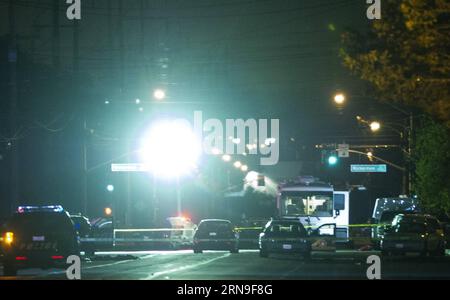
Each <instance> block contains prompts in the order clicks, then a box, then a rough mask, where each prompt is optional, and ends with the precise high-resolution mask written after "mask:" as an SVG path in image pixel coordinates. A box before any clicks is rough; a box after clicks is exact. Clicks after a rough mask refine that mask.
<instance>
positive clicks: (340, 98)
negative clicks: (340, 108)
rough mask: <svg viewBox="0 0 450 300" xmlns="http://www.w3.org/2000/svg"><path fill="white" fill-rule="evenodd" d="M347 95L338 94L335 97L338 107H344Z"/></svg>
mask: <svg viewBox="0 0 450 300" xmlns="http://www.w3.org/2000/svg"><path fill="white" fill-rule="evenodd" d="M345 100H346V98H345V95H344V94H343V93H337V94H336V95H334V102H335V103H336V104H337V105H343V104H344V103H345Z"/></svg>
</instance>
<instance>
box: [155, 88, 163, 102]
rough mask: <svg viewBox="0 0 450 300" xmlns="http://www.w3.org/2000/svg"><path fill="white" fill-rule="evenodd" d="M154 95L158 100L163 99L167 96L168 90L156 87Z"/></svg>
mask: <svg viewBox="0 0 450 300" xmlns="http://www.w3.org/2000/svg"><path fill="white" fill-rule="evenodd" d="M153 97H154V98H155V99H156V100H163V99H164V98H166V92H165V91H164V90H162V89H156V90H155V91H154V92H153Z"/></svg>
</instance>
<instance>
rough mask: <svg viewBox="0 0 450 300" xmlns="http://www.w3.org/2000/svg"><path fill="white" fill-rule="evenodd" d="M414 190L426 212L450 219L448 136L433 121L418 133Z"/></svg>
mask: <svg viewBox="0 0 450 300" xmlns="http://www.w3.org/2000/svg"><path fill="white" fill-rule="evenodd" d="M414 153H415V155H414V157H413V159H414V161H415V165H416V178H415V188H416V191H417V194H418V196H419V199H420V202H421V205H422V206H423V208H424V210H425V211H426V212H429V213H432V214H437V215H441V214H443V213H445V214H446V215H447V216H450V180H449V178H450V168H449V165H450V163H449V162H450V132H449V129H448V128H446V127H445V126H443V125H441V124H439V123H436V122H434V121H432V120H427V121H425V124H424V125H423V127H422V129H420V130H419V131H418V132H417V138H416V145H415V152H414Z"/></svg>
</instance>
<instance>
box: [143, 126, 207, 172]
mask: <svg viewBox="0 0 450 300" xmlns="http://www.w3.org/2000/svg"><path fill="white" fill-rule="evenodd" d="M201 150H202V148H201V143H200V141H199V139H198V138H197V137H196V135H195V134H194V132H193V130H192V128H191V126H190V125H189V124H188V123H185V122H183V121H177V120H174V121H162V122H159V123H156V124H154V126H153V127H152V128H151V129H150V130H149V132H148V134H147V135H145V136H144V138H143V140H142V147H141V151H140V152H141V157H142V160H143V161H144V163H145V164H146V166H147V168H148V169H149V170H150V171H151V172H153V173H154V174H156V175H157V176H162V177H178V176H181V175H183V174H186V173H189V172H190V171H192V170H194V169H195V168H196V167H197V162H198V160H199V158H200V155H201Z"/></svg>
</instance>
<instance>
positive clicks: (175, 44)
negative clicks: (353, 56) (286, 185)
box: [0, 0, 401, 217]
mask: <svg viewBox="0 0 450 300" xmlns="http://www.w3.org/2000/svg"><path fill="white" fill-rule="evenodd" d="M15 2H16V26H17V33H18V47H19V58H18V68H19V69H18V71H19V73H18V84H19V114H18V128H16V129H15V130H13V129H11V128H10V126H9V120H10V114H9V103H10V94H9V91H8V90H9V89H8V78H9V75H8V74H9V71H10V69H9V66H8V63H7V53H8V52H7V50H6V49H7V45H8V43H7V41H8V33H9V30H10V28H9V26H8V9H7V8H8V1H0V48H1V49H0V50H1V51H0V53H1V57H0V64H1V69H0V84H1V90H0V101H1V106H0V125H1V126H0V154H1V160H0V201H1V207H0V213H1V214H0V216H1V217H5V216H6V215H8V214H9V211H10V205H11V201H10V200H9V198H10V196H9V195H10V194H9V184H10V153H11V151H10V150H11V147H12V146H17V145H18V147H19V149H20V150H19V153H20V169H19V170H20V199H21V200H20V201H21V202H23V203H32V204H38V203H46V202H47V203H55V202H58V203H61V204H63V205H64V206H65V207H66V208H67V209H69V210H70V211H74V212H77V211H80V210H81V206H80V199H81V197H82V192H81V174H82V160H81V159H82V141H83V136H84V134H86V135H87V140H88V165H89V166H95V165H97V164H99V163H101V162H104V161H108V160H110V159H112V158H114V157H117V156H119V155H121V154H122V153H124V152H127V151H128V150H129V149H130V147H131V148H133V147H136V145H137V140H138V139H139V136H140V135H141V133H142V132H143V131H144V130H145V128H146V126H147V125H148V124H149V123H150V122H151V121H152V120H154V118H155V117H156V116H161V115H165V116H178V117H184V118H187V119H191V118H192V116H193V112H194V110H201V111H203V114H204V118H218V119H225V118H232V119H237V118H244V119H246V118H265V119H273V118H278V119H280V125H281V129H280V130H281V140H280V147H281V148H280V150H281V155H282V160H286V161H289V160H295V159H297V160H300V161H303V162H305V163H306V165H310V166H313V167H312V168H310V169H309V170H308V171H311V172H316V173H318V174H314V175H317V176H322V177H324V178H326V179H328V180H331V181H340V182H342V181H343V182H350V183H352V184H368V185H369V188H370V189H371V193H372V194H371V196H372V198H374V197H375V196H378V195H384V196H388V193H391V194H392V195H396V194H398V193H399V185H400V183H399V180H400V174H399V173H398V172H396V171H391V172H390V173H389V174H387V175H386V174H382V175H380V174H379V175H371V176H359V177H358V176H355V175H351V174H350V173H349V171H348V169H349V167H348V164H349V163H350V160H347V161H345V162H342V164H341V165H340V166H338V167H336V169H335V170H327V168H326V166H322V167H321V166H320V153H319V152H318V151H317V150H316V149H314V146H315V145H316V144H320V143H340V142H344V141H345V142H349V143H351V144H374V143H377V144H382V143H389V144H391V143H398V142H399V137H398V136H397V134H396V133H395V132H380V133H378V135H377V136H373V134H371V133H369V132H368V131H367V130H365V129H362V128H361V127H360V126H358V124H357V122H356V120H355V116H356V115H363V116H365V117H366V118H368V119H370V118H375V117H377V118H381V119H383V120H399V118H401V117H399V115H398V114H397V113H395V112H393V111H392V109H390V108H389V107H386V105H382V104H379V103H377V102H375V101H374V100H373V99H367V98H361V97H354V98H353V99H352V97H350V103H349V105H348V106H346V107H345V109H343V110H339V109H337V108H336V107H335V106H334V105H333V102H332V95H333V93H334V92H335V91H336V90H339V89H341V90H344V91H346V93H348V94H349V95H362V94H364V92H365V90H366V86H365V85H364V83H363V82H362V81H360V80H358V79H356V78H353V77H351V76H350V74H349V73H348V71H347V70H346V69H344V68H343V67H342V64H341V60H340V58H339V48H340V34H341V33H342V32H343V31H344V30H346V29H347V28H351V29H353V30H362V31H364V30H367V27H368V26H369V24H370V22H371V21H370V20H367V19H366V4H365V1H355V0H353V1H342V0H335V1H331V0H326V1H325V0H314V1H312V0H311V1H305V0H295V1H294V0H283V1H279V0H259V1H250V0H240V1H237V0H214V1H213V0H182V1H181V0H167V1H163V0H142V1H141V0H127V1H123V10H122V14H121V11H120V9H119V8H120V5H119V3H120V1H113V0H111V1H107V0H82V1H81V2H82V19H81V20H80V21H79V22H78V36H79V43H78V46H79V47H78V53H79V55H78V56H76V55H74V53H77V51H76V50H74V49H76V47H75V46H76V44H74V32H75V30H74V28H73V24H74V21H69V20H67V19H66V17H65V10H66V7H67V5H66V4H65V1H59V5H60V7H59V10H55V9H54V6H53V3H54V1H52V0H46V1H43V0H41V1H19V0H17V1H15ZM57 2H58V1H57ZM108 2H109V4H108ZM55 13H56V14H55ZM54 15H55V16H57V19H55V18H54ZM121 20H122V22H121ZM58 23H59V30H55V27H53V26H52V25H53V24H58ZM156 87H163V88H165V89H166V90H167V93H168V99H167V101H166V103H164V104H158V105H155V104H154V103H152V102H151V97H152V91H153V90H154V88H156ZM136 99H140V100H141V104H140V105H139V106H138V105H136V102H135V101H136ZM105 101H109V104H105ZM139 108H141V109H142V110H143V111H140V110H139ZM84 118H86V121H87V127H88V130H87V131H83V120H84ZM11 142H13V145H10V144H9V143H11ZM376 153H377V154H378V155H380V156H382V157H385V158H387V159H391V160H394V161H396V162H397V163H401V155H400V154H399V153H398V150H378V152H376ZM131 159H135V158H133V157H131ZM352 159H353V160H354V161H357V162H361V163H368V161H367V159H366V158H361V157H355V158H352ZM118 162H126V159H125V160H124V159H122V160H119V161H118ZM212 166H215V167H217V166H216V165H215V164H213V163H211V162H205V165H204V171H205V172H209V171H210V169H211V168H212ZM251 167H254V168H256V166H251ZM217 168H218V169H217V172H221V171H223V170H222V168H223V167H217ZM305 171H306V170H305ZM235 176H236V178H235V180H236V182H239V180H241V179H242V178H239V176H241V175H239V174H235ZM126 180H127V178H126V175H123V174H112V173H111V172H109V170H108V166H107V165H106V166H104V167H101V168H99V169H96V170H95V171H93V172H92V173H90V174H89V189H88V191H89V192H88V196H89V197H88V198H89V211H90V212H89V214H90V215H91V216H95V215H99V214H100V211H101V208H103V207H104V206H105V205H107V204H108V202H109V201H110V200H111V199H110V198H111V197H112V196H111V195H109V194H108V193H107V192H106V191H105V186H106V185H107V184H109V183H114V184H115V186H116V191H115V194H114V197H116V201H120V200H121V199H123V198H124V197H126V195H127V191H126V188H125V187H124V185H125V183H126ZM130 180H131V181H132V198H133V203H135V209H142V208H143V207H145V203H146V199H149V198H150V195H149V193H150V190H151V178H149V177H148V176H147V175H142V174H133V175H132V176H131V179H130ZM188 181H189V180H188ZM197 181H198V179H197V180H191V181H189V182H187V183H186V185H187V187H186V189H192V186H196V185H199V186H201V189H200V190H201V192H199V190H198V189H197V190H196V192H195V193H194V192H193V194H192V196H191V198H192V199H193V198H197V199H198V198H201V197H211V191H210V190H208V185H207V184H205V183H204V182H203V183H201V184H200V183H198V182H197ZM189 184H190V186H188V185H189ZM170 186H171V183H170V182H165V183H160V185H159V189H160V192H161V193H162V194H164V193H166V194H167V197H169V198H170V197H173V195H172V196H171V194H170V192H171V191H170ZM186 193H188V192H186ZM192 201H193V202H192V203H197V202H195V201H194V200H192ZM199 214H201V213H199Z"/></svg>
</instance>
